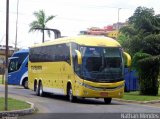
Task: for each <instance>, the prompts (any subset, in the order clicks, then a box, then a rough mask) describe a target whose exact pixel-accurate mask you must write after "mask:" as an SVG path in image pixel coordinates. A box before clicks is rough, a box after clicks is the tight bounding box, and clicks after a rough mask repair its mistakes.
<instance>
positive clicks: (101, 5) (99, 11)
mask: <svg viewBox="0 0 160 119" xmlns="http://www.w3.org/2000/svg"><path fill="white" fill-rule="evenodd" d="M9 2H10V8H9V9H10V10H9V45H11V46H14V44H15V36H16V18H17V17H16V15H17V0H9ZM159 4H160V3H159V0H19V6H18V29H17V30H18V32H17V45H18V47H19V48H28V47H30V46H32V45H34V44H37V43H41V42H42V34H41V33H40V32H33V33H29V32H28V31H29V24H30V23H31V22H32V21H33V20H36V19H35V17H34V15H33V13H34V12H35V11H39V10H42V9H43V10H44V11H45V13H46V15H47V16H50V15H54V16H56V17H55V18H54V19H53V20H52V21H50V22H48V24H47V26H48V27H49V28H54V29H59V30H60V31H61V34H62V36H73V35H78V34H79V32H80V31H82V30H86V29H87V28H90V27H100V28H103V27H104V26H107V25H112V24H113V23H116V22H117V21H118V8H121V9H120V11H119V21H120V22H125V21H126V20H127V19H128V18H129V17H130V16H132V15H133V13H134V11H135V9H136V8H137V7H138V6H143V7H148V8H153V9H154V10H155V14H160V7H159ZM5 32H6V0H1V1H0V44H1V45H4V44H5V40H6V38H5V34H6V33H5ZM53 39H54V35H52V36H51V37H50V38H49V37H47V35H46V36H45V41H48V40H53Z"/></svg>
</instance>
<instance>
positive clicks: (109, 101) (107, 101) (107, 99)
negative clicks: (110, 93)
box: [104, 98, 112, 104]
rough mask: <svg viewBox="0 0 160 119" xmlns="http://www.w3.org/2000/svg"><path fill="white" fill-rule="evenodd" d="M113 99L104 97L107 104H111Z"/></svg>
mask: <svg viewBox="0 0 160 119" xmlns="http://www.w3.org/2000/svg"><path fill="white" fill-rule="evenodd" d="M111 101H112V98H104V102H105V103H106V104H110V103H111Z"/></svg>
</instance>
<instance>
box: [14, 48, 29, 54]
mask: <svg viewBox="0 0 160 119" xmlns="http://www.w3.org/2000/svg"><path fill="white" fill-rule="evenodd" d="M28 52H29V49H21V50H18V51H17V52H14V54H17V53H28Z"/></svg>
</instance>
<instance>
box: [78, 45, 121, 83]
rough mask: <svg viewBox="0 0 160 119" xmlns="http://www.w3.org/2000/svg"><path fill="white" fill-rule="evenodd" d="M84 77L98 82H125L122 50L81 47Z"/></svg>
mask: <svg viewBox="0 0 160 119" xmlns="http://www.w3.org/2000/svg"><path fill="white" fill-rule="evenodd" d="M81 52H82V56H83V59H82V67H81V69H82V76H83V77H84V79H86V80H90V81H96V82H114V81H120V80H123V78H122V76H123V63H122V61H123V60H122V53H121V50H120V48H114V47H107V48H106V47H105V48H104V47H81Z"/></svg>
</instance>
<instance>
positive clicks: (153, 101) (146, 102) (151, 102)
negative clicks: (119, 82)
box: [114, 98, 160, 104]
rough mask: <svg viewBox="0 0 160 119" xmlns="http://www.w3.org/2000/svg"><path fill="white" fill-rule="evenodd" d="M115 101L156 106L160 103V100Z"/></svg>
mask: <svg viewBox="0 0 160 119" xmlns="http://www.w3.org/2000/svg"><path fill="white" fill-rule="evenodd" d="M114 100H115V101H120V102H126V103H137V104H155V103H160V100H152V101H134V100H124V99H117V98H114Z"/></svg>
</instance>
